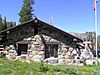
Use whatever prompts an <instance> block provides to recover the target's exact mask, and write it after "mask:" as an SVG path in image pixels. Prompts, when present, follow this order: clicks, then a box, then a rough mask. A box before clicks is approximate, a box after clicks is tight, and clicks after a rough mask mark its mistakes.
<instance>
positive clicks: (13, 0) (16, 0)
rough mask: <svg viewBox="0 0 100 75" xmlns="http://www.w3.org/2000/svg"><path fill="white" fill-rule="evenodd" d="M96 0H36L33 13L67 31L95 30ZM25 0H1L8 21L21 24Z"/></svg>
mask: <svg viewBox="0 0 100 75" xmlns="http://www.w3.org/2000/svg"><path fill="white" fill-rule="evenodd" d="M93 2H94V0H35V4H34V5H33V9H34V10H35V11H34V12H33V13H35V15H36V16H37V18H38V19H40V20H42V21H44V22H47V23H48V22H49V21H51V19H52V17H53V21H52V23H53V25H54V26H55V27H57V28H59V29H61V30H64V31H66V32H78V33H84V32H91V31H95V22H94V10H93ZM22 4H23V0H0V14H1V15H2V17H3V18H4V17H6V18H7V20H8V21H13V22H16V23H17V24H19V15H18V13H19V12H20V10H21V7H22ZM97 19H98V26H97V27H98V30H97V31H98V34H99V35H100V0H98V3H97Z"/></svg>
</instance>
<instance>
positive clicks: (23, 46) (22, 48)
mask: <svg viewBox="0 0 100 75" xmlns="http://www.w3.org/2000/svg"><path fill="white" fill-rule="evenodd" d="M17 44H18V50H17V55H21V54H27V49H28V43H27V42H26V41H20V42H17Z"/></svg>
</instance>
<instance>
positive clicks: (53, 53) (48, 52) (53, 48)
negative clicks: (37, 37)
mask: <svg viewBox="0 0 100 75" xmlns="http://www.w3.org/2000/svg"><path fill="white" fill-rule="evenodd" d="M49 57H58V43H57V42H47V43H46V48H45V58H49Z"/></svg>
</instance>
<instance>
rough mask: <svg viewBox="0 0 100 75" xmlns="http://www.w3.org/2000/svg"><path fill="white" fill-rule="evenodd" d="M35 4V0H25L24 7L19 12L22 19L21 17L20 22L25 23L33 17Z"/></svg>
mask: <svg viewBox="0 0 100 75" xmlns="http://www.w3.org/2000/svg"><path fill="white" fill-rule="evenodd" d="M33 4H34V1H33V0H24V1H23V7H22V9H21V11H20V12H19V16H20V19H19V22H20V23H23V22H26V21H29V20H31V19H32V15H33V14H32V11H33V8H32V5H33Z"/></svg>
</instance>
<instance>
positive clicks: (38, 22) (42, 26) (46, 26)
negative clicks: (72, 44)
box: [0, 18, 83, 42]
mask: <svg viewBox="0 0 100 75" xmlns="http://www.w3.org/2000/svg"><path fill="white" fill-rule="evenodd" d="M25 26H26V27H28V26H37V27H39V28H40V29H44V30H45V29H50V30H51V31H53V32H57V33H59V34H61V35H62V36H64V38H66V37H68V38H70V39H73V41H77V42H83V41H82V40H81V39H80V38H78V37H75V36H73V35H71V34H69V33H67V32H65V31H63V30H61V29H59V28H57V27H55V26H54V25H50V24H48V23H45V22H43V21H41V20H39V19H37V18H35V19H33V20H30V21H28V22H25V23H22V24H19V25H18V26H16V27H12V28H9V29H6V30H3V31H1V32H0V36H2V35H3V34H5V33H14V31H17V30H19V29H20V28H23V27H24V28H25ZM41 33H42V32H41ZM9 35H10V34H9ZM16 35H17V34H16ZM32 35H33V34H32ZM12 36H13V35H12ZM59 38H60V37H59ZM74 39H75V40H74ZM18 41H19V40H18ZM16 42H17V41H16Z"/></svg>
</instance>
